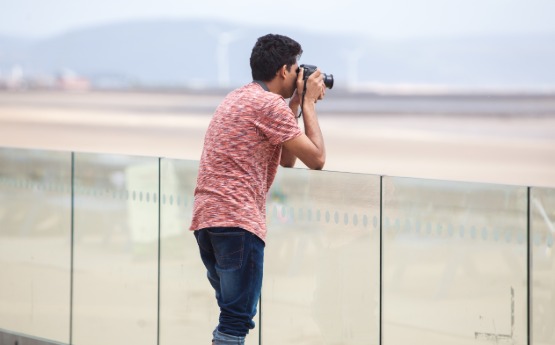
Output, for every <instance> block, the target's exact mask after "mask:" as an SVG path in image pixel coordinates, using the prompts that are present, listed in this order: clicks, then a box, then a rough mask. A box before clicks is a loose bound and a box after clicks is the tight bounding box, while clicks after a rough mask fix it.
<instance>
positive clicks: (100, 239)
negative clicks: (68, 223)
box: [73, 153, 158, 345]
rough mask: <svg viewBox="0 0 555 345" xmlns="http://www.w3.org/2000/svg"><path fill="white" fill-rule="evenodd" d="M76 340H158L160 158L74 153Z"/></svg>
mask: <svg viewBox="0 0 555 345" xmlns="http://www.w3.org/2000/svg"><path fill="white" fill-rule="evenodd" d="M74 243H75V244H74V297H73V307H74V309H73V342H74V343H75V344H80V345H87V344H91V345H96V344H99V343H102V344H105V345H110V344H114V345H116V344H117V345H120V344H134V345H140V344H145V345H147V344H156V337H157V298H158V289H157V286H158V159H157V158H143V157H130V156H117V155H100V154H80V153H78V154H75V210H74Z"/></svg>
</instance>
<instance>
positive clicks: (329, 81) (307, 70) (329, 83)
mask: <svg viewBox="0 0 555 345" xmlns="http://www.w3.org/2000/svg"><path fill="white" fill-rule="evenodd" d="M301 68H302V69H303V70H304V74H303V80H306V79H308V77H309V76H310V75H311V74H312V73H314V72H315V71H316V68H317V67H316V66H314V65H300V66H299V68H298V69H297V74H298V73H299V72H300V71H301ZM322 74H323V75H324V85H326V87H327V88H328V89H331V88H332V87H333V74H325V73H322Z"/></svg>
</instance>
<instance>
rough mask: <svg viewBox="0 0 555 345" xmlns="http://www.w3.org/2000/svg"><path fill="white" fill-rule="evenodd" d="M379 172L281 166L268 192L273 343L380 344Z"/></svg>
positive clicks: (266, 330) (267, 279)
mask: <svg viewBox="0 0 555 345" xmlns="http://www.w3.org/2000/svg"><path fill="white" fill-rule="evenodd" d="M379 184H380V181H379V177H378V176H370V175H359V174H344V173H333V172H323V171H310V170H304V169H280V171H279V173H278V176H277V177H276V181H275V182H274V185H273V187H272V189H271V191H270V195H269V196H268V204H267V210H268V228H269V229H268V237H267V240H266V249H265V251H266V253H265V271H264V283H263V292H262V337H263V343H267V344H303V345H304V344H350V345H352V344H378V342H379V206H380V205H379V190H380V187H379Z"/></svg>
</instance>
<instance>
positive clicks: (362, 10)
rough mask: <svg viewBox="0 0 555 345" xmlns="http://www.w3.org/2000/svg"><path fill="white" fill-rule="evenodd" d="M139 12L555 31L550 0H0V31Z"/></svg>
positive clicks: (346, 28) (351, 28)
mask: <svg viewBox="0 0 555 345" xmlns="http://www.w3.org/2000/svg"><path fill="white" fill-rule="evenodd" d="M144 18H220V19H226V20H229V21H237V22H242V23H252V24H266V25H270V26H276V27H283V26H284V27H291V26H295V27H298V28H303V29H308V30H313V31H336V32H363V33H368V34H371V35H373V36H374V37H376V38H387V37H412V36H440V35H441V36H452V35H465V34H496V33H511V34H514V33H529V32H534V33H538V32H540V33H555V20H554V19H553V18H555V0H381V1H376V0H340V1H337V0H278V1H276V0H274V1H267V0H200V1H198V0H194V1H191V0H0V34H15V35H22V36H50V35H53V34H57V33H61V32H64V31H67V30H70V29H74V28H79V27H85V26H91V25H97V24H101V23H110V22H115V21H121V20H130V19H144Z"/></svg>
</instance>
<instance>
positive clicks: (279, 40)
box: [190, 34, 326, 345]
mask: <svg viewBox="0 0 555 345" xmlns="http://www.w3.org/2000/svg"><path fill="white" fill-rule="evenodd" d="M301 54H302V48H301V46H300V44H299V43H297V42H295V41H294V40H292V39H291V38H289V37H286V36H282V35H273V34H269V35H265V36H262V37H260V38H258V40H257V42H256V44H255V45H254V47H253V49H252V53H251V58H250V66H251V71H252V77H253V79H254V80H253V82H251V83H249V84H247V85H245V86H243V87H240V88H238V89H236V90H234V91H232V92H231V93H229V94H228V95H227V96H226V97H225V99H224V100H223V101H222V103H221V104H220V105H219V106H218V108H217V109H216V112H215V113H214V116H213V118H212V120H211V122H210V125H209V127H208V130H207V132H206V136H205V139H204V149H203V152H202V157H201V160H200V167H199V175H198V179H197V186H196V189H195V203H194V210H193V220H192V224H191V227H190V229H191V230H195V231H194V234H195V237H196V239H197V243H198V245H199V250H200V256H201V259H202V261H203V263H204V265H205V266H206V269H207V276H208V280H209V282H210V284H211V285H212V287H213V288H214V290H215V293H216V300H217V302H218V306H219V307H220V317H219V324H218V326H217V327H216V329H215V330H214V332H213V340H212V341H213V344H215V345H231V344H233V345H236V344H244V341H245V337H246V335H247V334H248V332H249V330H251V329H253V328H254V321H253V318H254V316H255V315H256V307H257V303H258V300H259V297H260V291H261V287H262V273H263V263H264V245H265V243H264V241H265V239H266V195H267V193H268V190H269V189H270V186H271V184H272V182H273V180H274V178H275V175H276V172H277V169H278V165H279V164H281V165H282V166H285V167H292V166H294V165H295V162H296V159H297V158H299V159H300V160H301V161H302V162H303V163H304V164H305V165H306V166H307V167H309V168H310V169H322V168H323V166H324V163H325V160H326V151H325V147H324V139H323V137H322V132H321V130H320V126H319V124H318V118H317V116H316V109H315V103H316V102H317V101H318V100H319V99H323V97H324V94H325V85H324V81H323V79H324V76H323V74H322V73H321V72H320V70H316V71H315V72H313V73H312V74H311V75H310V76H309V78H308V79H307V80H306V91H303V90H304V88H305V81H304V80H303V77H304V76H303V73H304V71H303V69H302V68H301V69H300V71H299V72H298V73H297V70H298V61H297V60H298V58H299V56H300V55H301ZM303 93H304V101H303V102H302V106H303V109H302V113H303V121H304V128H305V131H304V133H303V132H302V131H301V129H300V128H299V126H298V124H297V117H296V115H295V114H297V113H298V112H299V107H300V105H301V98H302V96H303ZM287 98H289V99H290V101H289V106H288V105H287V104H286V101H285V99H287Z"/></svg>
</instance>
